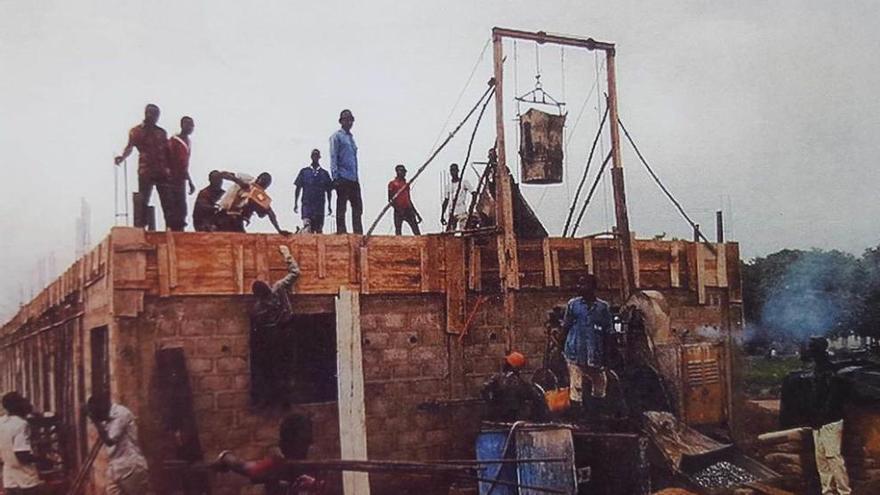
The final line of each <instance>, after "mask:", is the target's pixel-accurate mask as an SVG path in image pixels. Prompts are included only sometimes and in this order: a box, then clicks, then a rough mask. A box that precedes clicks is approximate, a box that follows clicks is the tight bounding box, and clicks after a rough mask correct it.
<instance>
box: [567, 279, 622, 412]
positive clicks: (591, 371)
mask: <svg viewBox="0 0 880 495" xmlns="http://www.w3.org/2000/svg"><path fill="white" fill-rule="evenodd" d="M596 288H597V281H596V277H595V276H594V275H591V274H587V275H584V276H582V277H580V278H579V279H578V282H577V292H578V295H577V297H574V298H572V299H571V300H569V301H568V304H567V305H566V307H565V315H564V316H563V318H562V328H563V330H564V331H565V332H566V338H565V347H564V349H563V355H564V356H565V361H566V365H567V367H568V375H569V394H570V398H571V406H572V409H573V410H574V412H575V413H576V414H577V413H578V412H580V411H583V413H584V415H585V417H586V419H598V418H599V410H600V409H601V407H602V403H603V400H604V398H605V393H606V387H607V384H608V379H607V376H606V374H605V352H604V351H605V349H604V340H605V335H607V334H609V333H610V332H612V331H613V318H612V316H611V309H610V307H609V306H608V303H607V302H605V301H603V300H601V299H599V298H597V297H596ZM584 378H586V379H588V380H589V381H590V385H591V391H590V392H591V393H590V397H586V396H585V395H584V385H583V382H584Z"/></svg>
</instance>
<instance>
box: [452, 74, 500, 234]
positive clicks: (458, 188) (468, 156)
mask: <svg viewBox="0 0 880 495" xmlns="http://www.w3.org/2000/svg"><path fill="white" fill-rule="evenodd" d="M494 92H495V88H494V87H493V88H492V91H491V92H490V95H489V98H486V101H484V102H483V108H481V109H480V114H479V115H477V121H476V122H475V123H474V130H473V132H471V140H470V141H469V142H468V147H467V154H465V157H464V162H463V163H462V166H461V173H460V174H459V179H458V185H457V186H456V188H455V195H454V196H453V197H452V205H451V208H452V209H451V210H450V211H449V219H448V220H447V222H446V231H447V232H449V231H450V230H451V228H452V227H453V226H454V225H455V223H454V222H452V221H451V220H453V215H454V214H455V206H456V205H457V204H458V195H459V194H460V193H461V185H462V184H463V183H464V173H465V172H466V171H467V168H468V165H470V161H471V151H472V150H473V148H474V138H476V137H477V130H478V129H479V128H480V121H481V120H483V114H484V113H485V112H486V107H487V106H489V102H491V101H492V95H493V94H494ZM447 206H450V205H447ZM443 213H446V212H443ZM465 226H467V219H465Z"/></svg>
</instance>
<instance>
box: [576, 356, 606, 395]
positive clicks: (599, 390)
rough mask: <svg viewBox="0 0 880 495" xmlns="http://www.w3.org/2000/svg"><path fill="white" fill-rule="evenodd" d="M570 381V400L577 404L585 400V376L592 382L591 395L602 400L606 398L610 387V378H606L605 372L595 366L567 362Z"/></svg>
mask: <svg viewBox="0 0 880 495" xmlns="http://www.w3.org/2000/svg"><path fill="white" fill-rule="evenodd" d="M566 364H567V365H568V380H569V389H568V390H569V391H568V394H569V398H570V399H571V400H573V401H575V402H583V400H584V375H586V378H587V379H588V380H590V386H591V390H590V395H592V396H593V397H596V398H597V399H601V398H603V397H605V389H606V387H607V386H608V378H607V377H606V376H605V370H603V369H602V368H597V367H595V366H579V365H577V364H574V363H572V362H571V361H567V362H566Z"/></svg>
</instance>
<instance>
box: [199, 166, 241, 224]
mask: <svg viewBox="0 0 880 495" xmlns="http://www.w3.org/2000/svg"><path fill="white" fill-rule="evenodd" d="M224 180H228V181H232V182H235V181H236V180H238V178H237V177H236V176H235V174H233V173H232V172H222V171H220V170H211V172H210V173H209V174H208V185H207V187H205V188H204V189H202V190H201V191H199V194H198V196H196V204H195V206H194V207H193V227H194V228H195V229H196V232H215V231H217V230H219V229H220V227H221V226H220V225H218V222H219V221H220V218H221V217H220V207H219V206H218V205H217V202H218V201H220V198H222V197H223V195H224V194H225V193H226V191H225V190H224V189H223V181H224Z"/></svg>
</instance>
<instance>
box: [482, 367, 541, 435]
mask: <svg viewBox="0 0 880 495" xmlns="http://www.w3.org/2000/svg"><path fill="white" fill-rule="evenodd" d="M525 365H526V357H525V356H523V355H522V354H521V353H519V352H516V351H513V352H511V353H510V354H508V355H507V356H505V357H504V362H503V363H502V370H501V372H499V373H496V374H494V375H492V377H491V378H490V379H489V381H487V382H486V383H485V385H483V389H482V390H481V391H480V396H481V397H482V398H483V400H485V401H486V404H487V410H486V420H487V421H495V422H500V423H509V422H513V421H519V420H527V421H538V420H540V419H541V418H542V417H543V416H544V396H543V395H542V394H541V393H540V391H539V390H538V389H537V388H535V386H534V385H532V384H530V383H528V382H526V381H525V379H523V377H522V376H521V375H520V374H519V373H520V370H521V369H523V367H525Z"/></svg>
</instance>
